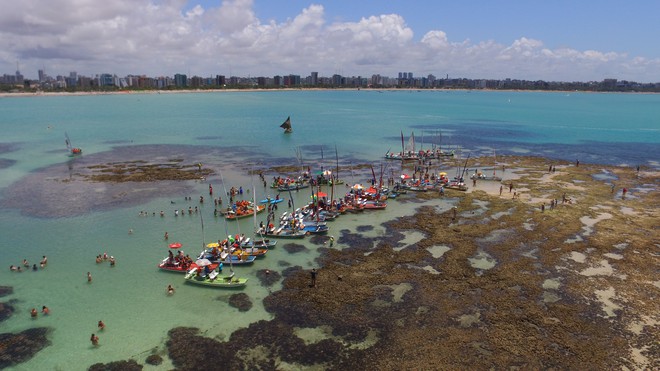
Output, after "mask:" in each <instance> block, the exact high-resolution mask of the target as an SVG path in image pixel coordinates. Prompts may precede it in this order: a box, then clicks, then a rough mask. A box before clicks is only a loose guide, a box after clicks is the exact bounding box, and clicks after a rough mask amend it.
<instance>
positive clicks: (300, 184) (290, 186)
mask: <svg viewBox="0 0 660 371" xmlns="http://www.w3.org/2000/svg"><path fill="white" fill-rule="evenodd" d="M307 187H309V183H308V182H304V181H296V182H293V183H287V184H284V185H281V186H279V187H277V190H278V191H280V192H287V191H297V190H300V189H304V188H307Z"/></svg>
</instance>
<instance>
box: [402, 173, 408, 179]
mask: <svg viewBox="0 0 660 371" xmlns="http://www.w3.org/2000/svg"><path fill="white" fill-rule="evenodd" d="M401 179H410V175H408V174H401Z"/></svg>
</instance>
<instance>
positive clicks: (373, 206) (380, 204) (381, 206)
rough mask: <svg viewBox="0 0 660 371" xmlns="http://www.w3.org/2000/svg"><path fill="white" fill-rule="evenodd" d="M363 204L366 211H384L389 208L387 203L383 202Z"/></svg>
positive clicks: (366, 202)
mask: <svg viewBox="0 0 660 371" xmlns="http://www.w3.org/2000/svg"><path fill="white" fill-rule="evenodd" d="M362 204H363V205H364V209H365V210H383V209H385V208H386V207H387V203H386V202H382V201H365V202H363V203H362Z"/></svg>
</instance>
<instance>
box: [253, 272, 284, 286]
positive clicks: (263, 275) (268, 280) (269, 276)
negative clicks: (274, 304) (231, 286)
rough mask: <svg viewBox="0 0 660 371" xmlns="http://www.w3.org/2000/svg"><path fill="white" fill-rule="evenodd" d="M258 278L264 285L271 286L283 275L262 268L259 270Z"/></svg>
mask: <svg viewBox="0 0 660 371" xmlns="http://www.w3.org/2000/svg"><path fill="white" fill-rule="evenodd" d="M257 278H258V279H259V281H260V282H261V285H262V286H266V287H270V286H273V285H274V284H275V283H276V282H277V281H279V280H280V279H281V278H282V275H281V274H279V273H277V272H276V271H272V270H270V269H260V270H258V271H257Z"/></svg>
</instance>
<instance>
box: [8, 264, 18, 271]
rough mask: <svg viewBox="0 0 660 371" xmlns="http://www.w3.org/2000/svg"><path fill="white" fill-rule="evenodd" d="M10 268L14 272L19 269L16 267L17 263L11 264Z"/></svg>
mask: <svg viewBox="0 0 660 371" xmlns="http://www.w3.org/2000/svg"><path fill="white" fill-rule="evenodd" d="M9 270H10V271H12V272H13V271H16V270H17V269H16V266H15V265H10V266H9Z"/></svg>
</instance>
